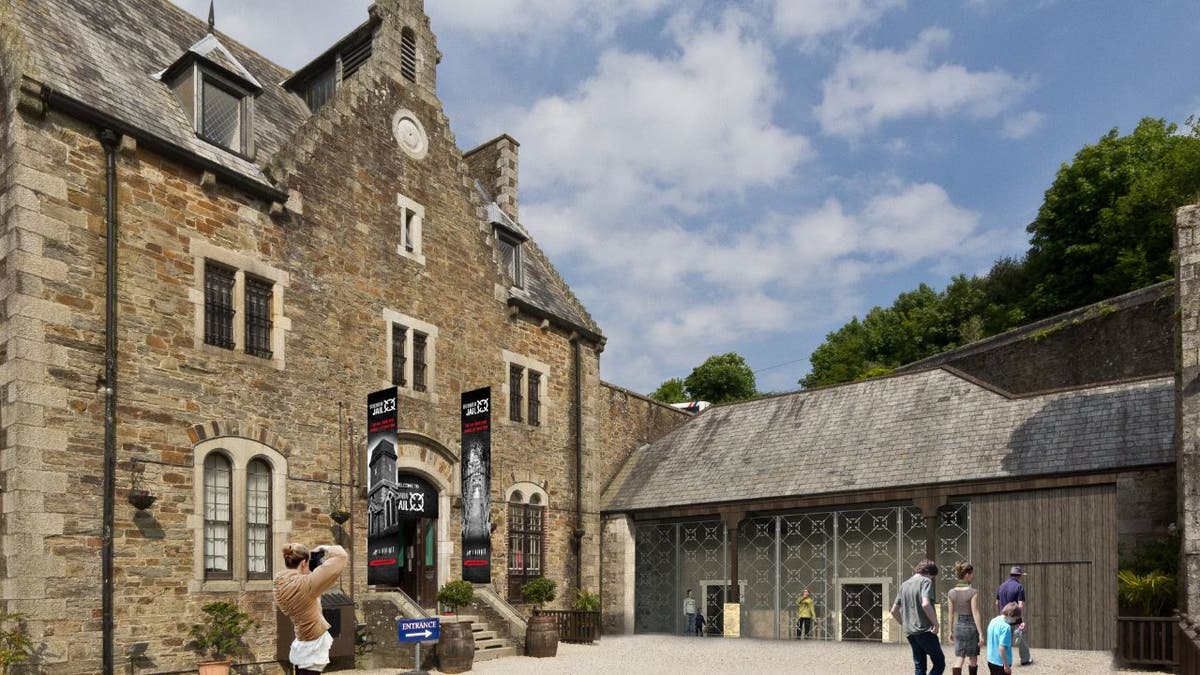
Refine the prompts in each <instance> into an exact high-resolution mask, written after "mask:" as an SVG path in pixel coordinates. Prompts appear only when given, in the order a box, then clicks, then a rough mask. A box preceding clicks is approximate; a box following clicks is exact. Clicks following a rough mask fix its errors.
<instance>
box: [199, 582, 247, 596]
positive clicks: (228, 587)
mask: <svg viewBox="0 0 1200 675" xmlns="http://www.w3.org/2000/svg"><path fill="white" fill-rule="evenodd" d="M241 590H242V582H240V581H237V580H234V579H211V580H209V581H205V582H204V583H202V584H200V591H201V592H202V593H237V592H238V591H241Z"/></svg>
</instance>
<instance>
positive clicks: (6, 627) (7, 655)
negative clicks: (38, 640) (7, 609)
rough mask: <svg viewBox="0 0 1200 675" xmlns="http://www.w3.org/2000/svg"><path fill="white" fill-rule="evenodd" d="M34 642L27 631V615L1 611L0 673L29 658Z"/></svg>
mask: <svg viewBox="0 0 1200 675" xmlns="http://www.w3.org/2000/svg"><path fill="white" fill-rule="evenodd" d="M32 651H33V644H32V643H31V642H30V641H29V635H28V634H26V633H25V615H24V614H7V613H3V612H0V673H7V672H8V669H9V667H11V666H12V665H13V664H16V663H21V662H22V661H25V660H26V659H28V658H29V654H30V652H32Z"/></svg>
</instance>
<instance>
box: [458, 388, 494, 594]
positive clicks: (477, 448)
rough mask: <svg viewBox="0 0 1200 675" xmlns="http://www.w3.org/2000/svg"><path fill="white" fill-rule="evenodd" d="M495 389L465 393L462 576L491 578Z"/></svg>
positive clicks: (478, 581)
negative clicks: (493, 393)
mask: <svg viewBox="0 0 1200 675" xmlns="http://www.w3.org/2000/svg"><path fill="white" fill-rule="evenodd" d="M491 404H492V389H491V387H484V388H482V389H476V390H475V391H469V392H467V393H465V394H463V395H462V514H463V524H462V548H463V556H462V578H463V580H465V581H470V582H472V583H476V584H486V583H491V581H492V565H491V562H492V411H491V408H492V405H491Z"/></svg>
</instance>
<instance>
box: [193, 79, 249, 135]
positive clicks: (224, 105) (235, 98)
mask: <svg viewBox="0 0 1200 675" xmlns="http://www.w3.org/2000/svg"><path fill="white" fill-rule="evenodd" d="M200 95H201V99H202V107H201V109H202V110H203V114H202V115H201V119H200V135H201V136H204V138H206V139H208V140H209V141H212V142H213V143H216V144H218V145H223V146H225V147H226V148H229V149H230V150H234V151H236V152H244V148H245V145H244V143H243V141H242V117H243V114H242V108H243V107H244V104H243V99H244V96H243V95H242V94H240V93H236V92H233V91H230V90H229V89H227V88H225V87H223V86H221V85H219V84H217V83H216V81H215V80H214V78H211V77H204V86H203V88H202V90H201V94H200Z"/></svg>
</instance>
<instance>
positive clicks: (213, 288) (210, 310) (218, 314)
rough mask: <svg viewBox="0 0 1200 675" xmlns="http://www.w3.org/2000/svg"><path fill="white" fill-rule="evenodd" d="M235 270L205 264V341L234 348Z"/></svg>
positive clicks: (213, 264) (210, 263)
mask: <svg viewBox="0 0 1200 675" xmlns="http://www.w3.org/2000/svg"><path fill="white" fill-rule="evenodd" d="M233 274H234V273H233V270H232V269H230V268H228V267H225V266H223V265H218V264H216V263H212V262H208V263H205V265H204V342H205V344H210V345H215V346H217V347H223V348H225V349H233V315H234V308H233Z"/></svg>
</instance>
